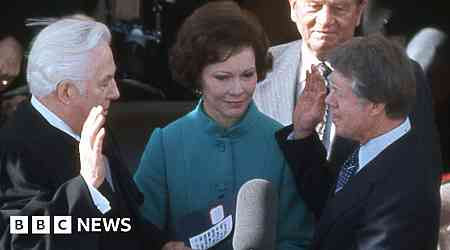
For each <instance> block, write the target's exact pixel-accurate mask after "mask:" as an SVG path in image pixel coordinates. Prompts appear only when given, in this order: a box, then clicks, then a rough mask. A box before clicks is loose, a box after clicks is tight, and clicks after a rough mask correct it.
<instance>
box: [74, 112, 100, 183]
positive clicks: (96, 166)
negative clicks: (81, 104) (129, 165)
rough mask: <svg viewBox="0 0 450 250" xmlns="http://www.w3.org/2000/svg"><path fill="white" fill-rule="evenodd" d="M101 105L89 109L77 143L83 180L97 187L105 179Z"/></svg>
mask: <svg viewBox="0 0 450 250" xmlns="http://www.w3.org/2000/svg"><path fill="white" fill-rule="evenodd" d="M102 112H103V107H102V106H97V107H94V108H92V109H91V111H90V112H89V115H88V117H87V119H86V121H85V122H84V124H83V129H82V131H81V140H80V145H79V151H80V161H81V162H80V163H81V170H80V175H81V176H82V177H83V178H84V180H85V181H86V182H87V183H88V184H91V185H93V186H94V187H96V188H98V187H99V186H100V185H101V184H102V183H103V181H104V180H105V162H104V156H103V154H102V148H103V139H104V137H105V128H103V125H104V124H105V116H104V115H103V113H102Z"/></svg>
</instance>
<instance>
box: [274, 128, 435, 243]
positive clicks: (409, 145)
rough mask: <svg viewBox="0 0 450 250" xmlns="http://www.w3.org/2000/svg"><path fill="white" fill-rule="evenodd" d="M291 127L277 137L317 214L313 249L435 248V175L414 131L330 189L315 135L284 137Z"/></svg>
mask: <svg viewBox="0 0 450 250" xmlns="http://www.w3.org/2000/svg"><path fill="white" fill-rule="evenodd" d="M290 132H291V129H290V128H285V129H283V130H281V131H280V132H279V133H278V134H277V139H278V141H279V143H280V146H281V148H282V150H283V152H284V153H285V156H286V157H287V159H288V161H289V162H290V163H291V164H292V166H295V168H294V169H295V175H296V177H297V181H298V183H299V191H300V192H301V194H302V195H303V198H304V199H305V202H306V203H307V204H308V205H309V206H310V208H311V209H312V210H313V211H314V212H315V214H316V215H317V224H316V231H315V235H314V239H313V243H312V246H311V249H340V250H343V249H365V250H366V249H392V250H394V249H395V250H401V249H408V250H414V249H421V250H431V249H436V244H437V237H438V227H439V214H440V197H439V189H438V185H437V182H438V180H436V178H435V173H434V169H433V166H430V164H429V163H430V162H429V159H430V156H429V155H427V154H429V151H424V150H422V148H421V145H420V143H419V138H418V137H417V135H416V134H415V133H413V132H412V131H410V132H408V133H407V134H406V135H404V136H403V137H401V138H400V139H399V140H397V141H396V142H394V143H393V144H391V145H390V146H389V147H387V148H386V149H385V150H384V151H383V152H381V153H380V154H379V155H378V156H377V157H376V158H375V159H373V160H372V161H371V162H369V163H368V165H367V166H365V167H364V168H363V169H362V170H360V171H359V172H358V173H357V174H356V175H355V176H354V177H352V178H351V179H350V181H349V182H348V183H347V184H346V185H345V186H344V188H343V189H342V190H341V191H339V192H338V193H336V194H334V187H335V182H336V175H334V174H333V173H330V172H329V169H328V167H327V166H326V165H327V162H326V159H325V149H324V147H323V145H322V143H321V142H320V140H319V138H318V136H317V134H314V135H312V136H310V137H308V138H305V139H303V140H294V141H286V139H285V138H286V137H287V135H288V134H289V133H290ZM427 152H428V153H427Z"/></svg>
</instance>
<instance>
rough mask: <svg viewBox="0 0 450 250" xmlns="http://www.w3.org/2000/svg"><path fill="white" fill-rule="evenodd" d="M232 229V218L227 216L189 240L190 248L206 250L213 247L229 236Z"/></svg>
mask: <svg viewBox="0 0 450 250" xmlns="http://www.w3.org/2000/svg"><path fill="white" fill-rule="evenodd" d="M232 229H233V217H232V215H229V216H227V217H226V218H225V219H224V220H222V221H221V222H219V223H218V224H216V225H215V226H213V227H211V228H210V229H208V230H207V231H205V232H203V233H201V234H199V235H196V236H194V237H191V238H189V243H190V244H191V248H192V249H195V250H206V249H208V248H211V247H213V246H215V245H216V244H217V243H219V242H221V241H222V240H224V239H225V238H226V237H227V236H228V235H230V233H231V231H232Z"/></svg>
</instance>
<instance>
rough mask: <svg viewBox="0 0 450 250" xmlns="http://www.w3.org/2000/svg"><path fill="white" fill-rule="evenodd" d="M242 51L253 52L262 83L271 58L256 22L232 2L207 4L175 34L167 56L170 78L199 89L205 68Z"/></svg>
mask: <svg viewBox="0 0 450 250" xmlns="http://www.w3.org/2000/svg"><path fill="white" fill-rule="evenodd" d="M245 47H251V48H252V49H253V52H254V54H255V64H256V65H255V66H256V72H257V74H258V80H259V81H261V80H263V79H264V78H265V75H266V73H267V71H268V70H270V69H271V67H272V55H271V54H270V53H269V52H268V48H269V40H268V38H267V35H266V33H265V32H264V30H263V28H262V27H261V25H260V24H259V22H258V20H257V19H256V18H255V17H254V16H252V15H251V14H250V13H248V12H247V11H244V10H242V9H241V8H240V7H239V5H237V4H236V3H234V2H232V1H215V2H209V3H207V4H205V5H203V6H202V7H200V8H198V9H197V10H196V11H194V13H193V14H192V15H191V16H189V17H188V18H187V19H186V20H185V21H184V23H183V25H182V26H181V28H180V30H179V32H178V35H177V40H176V42H175V45H174V46H173V47H172V49H171V51H170V56H169V62H170V67H171V72H172V77H173V79H174V80H175V81H177V82H179V83H181V84H183V85H184V86H185V87H188V88H191V89H194V90H198V89H201V86H200V77H201V73H202V71H203V69H204V68H205V67H206V66H207V65H209V64H213V63H218V62H224V61H226V60H227V59H228V58H229V57H230V56H232V55H235V54H236V53H239V52H240V51H241V50H242V49H243V48H245Z"/></svg>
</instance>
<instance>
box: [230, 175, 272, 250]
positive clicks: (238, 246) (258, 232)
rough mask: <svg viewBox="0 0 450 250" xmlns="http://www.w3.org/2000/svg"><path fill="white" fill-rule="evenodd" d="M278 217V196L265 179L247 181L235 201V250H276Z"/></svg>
mask: <svg viewBox="0 0 450 250" xmlns="http://www.w3.org/2000/svg"><path fill="white" fill-rule="evenodd" d="M277 215H278V193H277V191H276V190H275V188H274V187H273V185H272V183H270V182H269V181H267V180H263V179H253V180H250V181H247V182H246V183H245V184H244V185H242V187H241V188H240V189H239V192H238V195H237V201H236V223H235V228H234V234H233V249H234V250H251V249H252V250H274V249H275V238H276V228H277Z"/></svg>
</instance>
